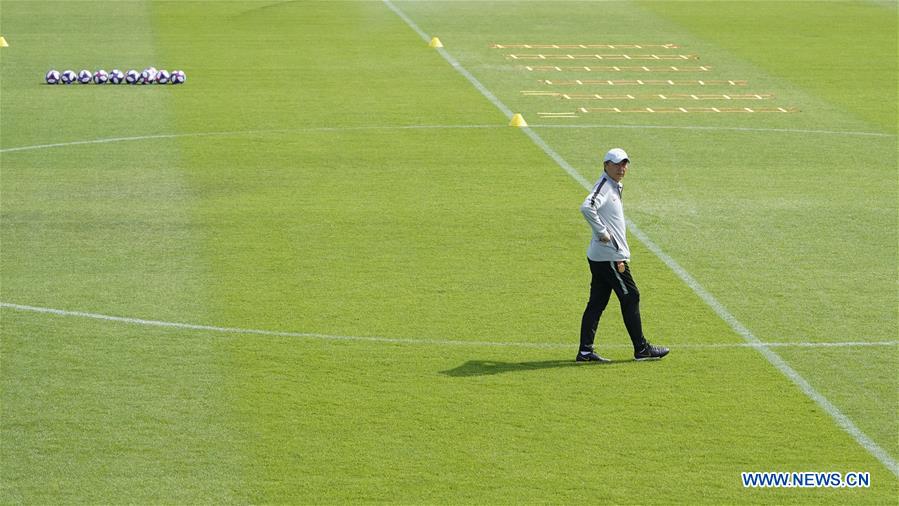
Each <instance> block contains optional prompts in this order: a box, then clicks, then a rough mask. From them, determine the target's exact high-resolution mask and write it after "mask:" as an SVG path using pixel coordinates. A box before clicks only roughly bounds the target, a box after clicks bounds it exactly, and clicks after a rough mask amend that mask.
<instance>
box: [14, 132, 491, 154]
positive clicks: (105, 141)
mask: <svg viewBox="0 0 899 506" xmlns="http://www.w3.org/2000/svg"><path fill="white" fill-rule="evenodd" d="M457 128H458V129H464V128H506V126H505V125H393V126H358V127H309V128H280V129H271V130H235V131H230V132H192V133H183V134H154V135H135V136H133V137H109V138H105V139H92V140H86V141H71V142H57V143H53V144H35V145H32V146H18V147H13V148H3V149H0V153H14V152H17V151H33V150H37V149H49V148H63V147H68V146H80V145H84V144H109V143H112V142H133V141H146V140H153V139H175V138H181V137H227V136H240V135H257V134H273V133H302V132H347V131H350V132H351V131H360V130H439V129H457Z"/></svg>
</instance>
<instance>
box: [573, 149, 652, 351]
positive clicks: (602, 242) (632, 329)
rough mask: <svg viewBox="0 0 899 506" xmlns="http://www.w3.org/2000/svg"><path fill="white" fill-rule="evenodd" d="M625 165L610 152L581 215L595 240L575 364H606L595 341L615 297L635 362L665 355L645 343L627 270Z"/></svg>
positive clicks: (623, 155)
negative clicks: (588, 293) (594, 349)
mask: <svg viewBox="0 0 899 506" xmlns="http://www.w3.org/2000/svg"><path fill="white" fill-rule="evenodd" d="M629 164H630V160H629V159H628V156H627V153H625V152H624V150H623V149H620V148H614V149H611V150H609V152H608V153H606V156H605V157H604V158H603V174H602V177H600V178H599V181H597V182H596V185H594V186H593V190H592V191H591V192H590V194H589V195H587V198H586V199H585V200H584V203H583V204H582V205H581V213H582V214H583V215H584V218H586V219H587V223H589V224H590V228H591V229H592V230H593V239H592V240H591V241H590V247H589V248H587V262H589V264H590V272H591V274H592V275H593V280H592V281H591V283H590V300H589V302H587V308H586V309H584V316H583V318H581V345H580V350H579V351H578V354H577V359H576V360H577V361H578V362H609V361H610V360H609V359H607V358H603V357H601V356H599V355H597V354H596V353H595V352H594V351H593V340H594V338H595V336H596V327H597V325H599V318H600V317H601V316H602V312H603V311H604V310H605V309H606V304H608V303H609V297H610V296H611V294H612V292H613V291H614V292H615V295H617V296H618V301H619V302H620V303H621V316H622V317H623V318H624V326H625V327H626V328H627V333H628V334H629V335H630V338H631V342H632V343H633V345H634V359H635V360H653V359H660V358H662V357H664V356H665V355H667V354H668V348H664V347H661V346H653V345H651V344H649V341H647V340H646V338H645V337H643V324H642V322H641V320H640V292H639V291H638V290H637V284H636V283H635V282H634V278H633V277H631V270H630V266H629V265H628V262H629V260H630V256H631V252H630V249H629V248H628V246H627V238H626V237H625V220H624V208H623V207H622V205H621V189H622V185H621V179H622V178H624V176H625V174H627V169H628V166H629Z"/></svg>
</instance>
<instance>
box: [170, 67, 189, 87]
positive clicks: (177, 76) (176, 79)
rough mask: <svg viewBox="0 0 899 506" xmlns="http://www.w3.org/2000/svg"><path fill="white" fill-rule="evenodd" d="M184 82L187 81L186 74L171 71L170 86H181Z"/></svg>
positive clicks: (181, 71)
mask: <svg viewBox="0 0 899 506" xmlns="http://www.w3.org/2000/svg"><path fill="white" fill-rule="evenodd" d="M184 81H187V74H185V73H184V71H183V70H173V71H172V84H183V83H184Z"/></svg>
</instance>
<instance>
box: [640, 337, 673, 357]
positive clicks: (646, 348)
mask: <svg viewBox="0 0 899 506" xmlns="http://www.w3.org/2000/svg"><path fill="white" fill-rule="evenodd" d="M667 354H668V348H665V347H664V346H653V345H651V344H649V341H647V342H646V344H644V345H643V349H642V350H640V351H635V352H634V360H658V359H660V358H662V357H664V356H665V355H667Z"/></svg>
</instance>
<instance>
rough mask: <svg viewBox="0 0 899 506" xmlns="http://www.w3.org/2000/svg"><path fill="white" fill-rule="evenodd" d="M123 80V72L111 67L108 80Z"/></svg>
mask: <svg viewBox="0 0 899 506" xmlns="http://www.w3.org/2000/svg"><path fill="white" fill-rule="evenodd" d="M124 80H125V74H123V73H122V71H121V70H119V69H112V70H110V71H109V82H111V83H112V84H121V82H122V81H124Z"/></svg>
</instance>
